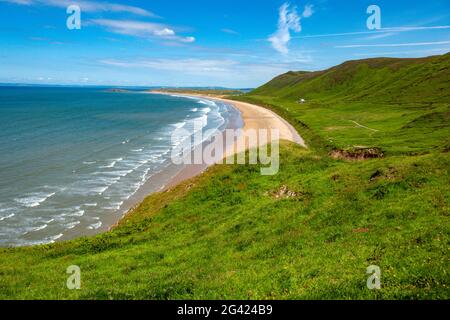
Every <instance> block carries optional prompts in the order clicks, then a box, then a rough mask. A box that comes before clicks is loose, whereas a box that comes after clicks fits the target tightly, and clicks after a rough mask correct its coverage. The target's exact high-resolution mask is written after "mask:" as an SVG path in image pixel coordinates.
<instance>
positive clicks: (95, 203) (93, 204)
mask: <svg viewBox="0 0 450 320" xmlns="http://www.w3.org/2000/svg"><path fill="white" fill-rule="evenodd" d="M83 205H84V206H86V207H96V206H97V202H94V203H85V204H83Z"/></svg>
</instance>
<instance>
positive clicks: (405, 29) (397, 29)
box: [292, 26, 450, 39]
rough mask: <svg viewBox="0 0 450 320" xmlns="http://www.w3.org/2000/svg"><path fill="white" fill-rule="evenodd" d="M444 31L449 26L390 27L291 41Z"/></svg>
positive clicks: (318, 35)
mask: <svg viewBox="0 0 450 320" xmlns="http://www.w3.org/2000/svg"><path fill="white" fill-rule="evenodd" d="M445 29H450V26H431V27H392V28H382V29H380V30H378V31H360V32H342V33H326V34H313V35H306V36H294V37H292V39H307V38H327V37H343V36H355V35H364V34H384V33H392V32H410V31H422V30H445Z"/></svg>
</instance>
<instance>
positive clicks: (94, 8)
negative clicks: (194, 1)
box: [0, 0, 157, 17]
mask: <svg viewBox="0 0 450 320" xmlns="http://www.w3.org/2000/svg"><path fill="white" fill-rule="evenodd" d="M0 2H9V3H14V4H19V5H44V6H51V7H58V8H67V7H68V6H69V5H72V4H75V5H78V6H80V8H81V10H82V11H86V12H126V13H132V14H136V15H140V16H146V17H157V16H156V15H155V14H154V13H152V12H150V11H148V10H145V9H142V8H139V7H134V6H128V5H123V4H117V3H109V2H103V1H91V0H0Z"/></svg>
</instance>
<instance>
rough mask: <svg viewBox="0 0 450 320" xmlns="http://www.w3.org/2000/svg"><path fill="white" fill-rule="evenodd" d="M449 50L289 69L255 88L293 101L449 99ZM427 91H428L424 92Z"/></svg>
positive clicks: (427, 100)
mask: <svg viewBox="0 0 450 320" xmlns="http://www.w3.org/2000/svg"><path fill="white" fill-rule="evenodd" d="M449 83H450V53H447V54H445V55H442V56H432V57H427V58H417V59H397V58H374V59H365V60H354V61H347V62H345V63H343V64H340V65H338V66H335V67H332V68H330V69H327V70H324V71H316V72H305V71H298V72H293V71H290V72H287V73H285V74H282V75H280V76H278V77H276V78H274V79H273V80H271V81H269V82H268V83H267V84H265V85H263V86H261V87H259V88H257V89H255V90H253V91H252V94H253V95H260V96H276V97H278V98H283V99H288V100H293V99H301V98H303V99H306V100H314V99H319V100H321V101H327V100H329V101H332V100H336V99H339V100H347V101H348V100H350V101H351V100H358V101H362V100H371V101H373V102H375V101H380V102H392V103H402V102H408V103H411V102H414V101H417V102H422V103H423V102H448V101H450V91H449V90H448V88H449ZM424 93H426V94H424Z"/></svg>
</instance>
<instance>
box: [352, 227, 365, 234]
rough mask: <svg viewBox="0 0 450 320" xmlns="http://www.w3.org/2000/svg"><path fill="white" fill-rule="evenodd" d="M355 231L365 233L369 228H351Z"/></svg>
mask: <svg viewBox="0 0 450 320" xmlns="http://www.w3.org/2000/svg"><path fill="white" fill-rule="evenodd" d="M352 231H353V232H355V233H366V232H369V228H357V229H353V230H352Z"/></svg>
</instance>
